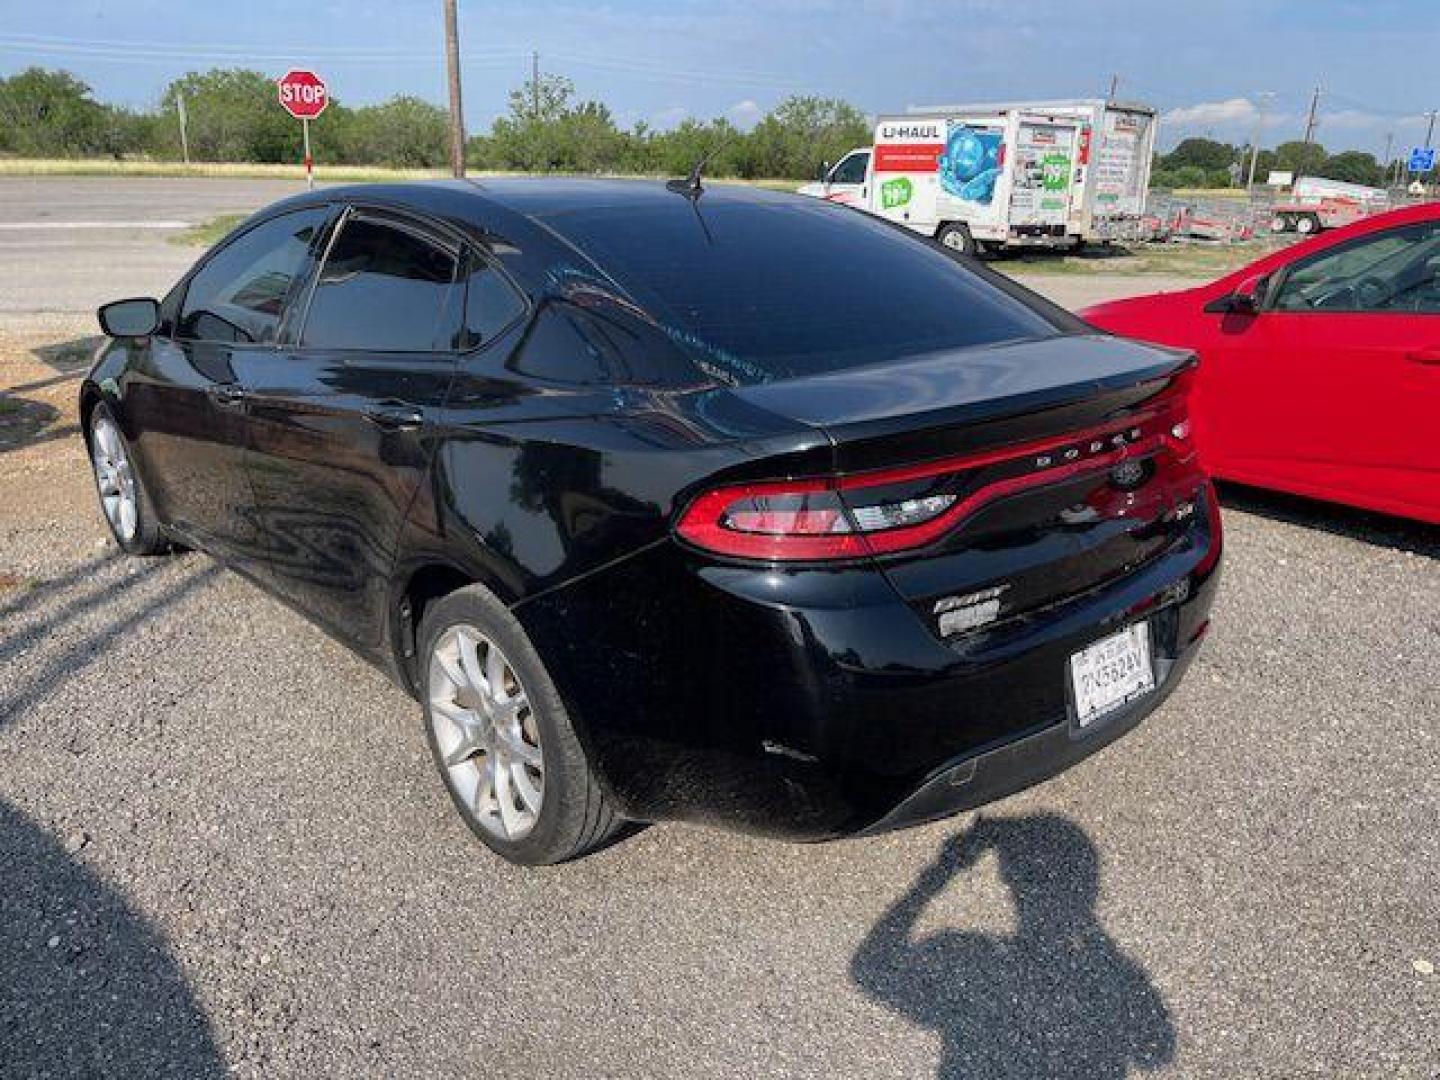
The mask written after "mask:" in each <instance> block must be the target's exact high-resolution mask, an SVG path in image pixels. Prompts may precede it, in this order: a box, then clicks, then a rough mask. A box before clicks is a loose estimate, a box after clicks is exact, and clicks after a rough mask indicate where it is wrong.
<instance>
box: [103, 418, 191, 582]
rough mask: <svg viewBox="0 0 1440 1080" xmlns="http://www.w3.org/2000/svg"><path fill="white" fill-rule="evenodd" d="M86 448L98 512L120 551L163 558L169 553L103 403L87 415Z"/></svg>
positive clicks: (134, 467) (169, 547) (127, 449)
mask: <svg viewBox="0 0 1440 1080" xmlns="http://www.w3.org/2000/svg"><path fill="white" fill-rule="evenodd" d="M86 447H87V449H88V450H89V451H90V471H91V474H92V476H93V477H94V479H95V492H96V494H97V495H98V496H99V498H100V511H101V513H102V514H103V515H104V517H105V524H106V525H108V526H109V527H110V535H111V536H113V537H114V538H115V542H116V543H117V544H119V545H120V549H121V550H122V551H124V552H126V553H127V554H130V555H164V554H167V553H168V552H170V551H171V550H173V548H172V545H171V544H170V541H169V540H168V539H167V538H166V536H165V533H164V530H163V529H161V527H160V522H159V519H158V518H156V516H155V505H154V503H152V502H151V501H150V493H149V492H148V491H147V490H146V488H145V479H144V477H142V476H141V475H140V470H139V467H138V466H137V465H136V464H135V456H134V454H133V453H131V450H130V444H129V443H128V442H127V441H126V439H125V436H124V434H122V433H121V431H120V424H119V423H118V422H117V421H116V419H115V414H114V413H113V412H111V411H110V406H108V405H106V404H105V403H104V402H101V403H100V404H98V405H96V406H95V408H94V409H93V410H92V411H91V413H90V421H89V428H88V431H87V439H86Z"/></svg>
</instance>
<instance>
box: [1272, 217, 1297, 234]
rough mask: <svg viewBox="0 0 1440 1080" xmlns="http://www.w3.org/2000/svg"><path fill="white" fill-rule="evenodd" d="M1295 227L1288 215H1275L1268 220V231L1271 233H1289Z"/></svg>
mask: <svg viewBox="0 0 1440 1080" xmlns="http://www.w3.org/2000/svg"><path fill="white" fill-rule="evenodd" d="M1294 227H1295V223H1294V222H1293V221H1292V220H1291V218H1290V215H1289V214H1276V215H1275V216H1274V217H1272V218H1271V219H1270V231H1271V232H1272V233H1283V232H1289V231H1290V230H1291V229H1293V228H1294Z"/></svg>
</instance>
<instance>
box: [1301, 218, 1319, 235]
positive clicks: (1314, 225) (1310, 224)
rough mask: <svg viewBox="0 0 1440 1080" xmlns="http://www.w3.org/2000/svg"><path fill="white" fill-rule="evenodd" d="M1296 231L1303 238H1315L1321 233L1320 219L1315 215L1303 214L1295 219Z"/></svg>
mask: <svg viewBox="0 0 1440 1080" xmlns="http://www.w3.org/2000/svg"><path fill="white" fill-rule="evenodd" d="M1295 231H1296V232H1298V233H1299V234H1300V235H1301V236H1314V235H1315V234H1316V233H1317V232H1319V231H1320V219H1319V218H1317V217H1316V216H1315V215H1314V214H1301V215H1299V216H1298V217H1296V218H1295Z"/></svg>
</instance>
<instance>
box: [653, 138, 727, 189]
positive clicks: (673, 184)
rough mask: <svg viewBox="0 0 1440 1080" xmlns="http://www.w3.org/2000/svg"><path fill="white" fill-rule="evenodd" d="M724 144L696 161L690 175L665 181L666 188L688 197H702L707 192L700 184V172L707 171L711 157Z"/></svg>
mask: <svg viewBox="0 0 1440 1080" xmlns="http://www.w3.org/2000/svg"><path fill="white" fill-rule="evenodd" d="M724 145H725V144H724V143H723V142H722V143H720V144H719V146H715V147H712V148H711V150H710V152H709V153H707V154H706V155H705V156H704V157H702V158H701V159H700V160H699V161H697V162H695V167H694V168H693V169H691V170H690V175H689V176H687V177H686V178H685V179H684V180H667V181H665V190H666V191H673V192H674V193H675V194H676V195H684V196H685V197H686V198H687V199H698V198H700V196H701V195H703V194H704V193H705V189H704V188H703V187H702V186H701V184H700V174H701V173H703V172H704V171H705V166H706V165H708V164H710V159H711V158H713V157H714V156H715V154H716V153H717V152H718V151H719V150H720V147H721V146H724Z"/></svg>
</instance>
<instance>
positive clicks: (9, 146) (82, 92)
mask: <svg viewBox="0 0 1440 1080" xmlns="http://www.w3.org/2000/svg"><path fill="white" fill-rule="evenodd" d="M115 116H116V114H114V113H113V112H112V111H111V110H110V109H107V108H106V107H105V106H104V105H101V104H100V103H98V102H97V101H95V100H94V99H93V98H92V97H91V96H90V87H89V86H87V85H86V84H85V83H83V82H81V81H80V80H79V79H77V78H75V76H73V75H71V74H70V73H69V72H67V71H46V70H45V69H43V68H38V67H32V68H28V69H26V70H25V71H22V72H20V73H19V74H18V75H12V76H11V77H10V78H8V79H0V149H3V150H7V151H9V152H11V153H14V154H19V155H21V156H23V157H81V156H83V155H86V154H99V153H107V152H111V150H112V147H113V146H114V145H115V139H114V132H113V131H112V128H113V127H115V126H116V124H117V121H116V119H115Z"/></svg>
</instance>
